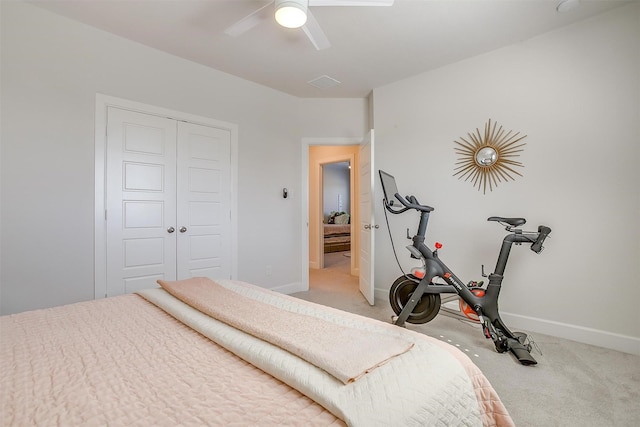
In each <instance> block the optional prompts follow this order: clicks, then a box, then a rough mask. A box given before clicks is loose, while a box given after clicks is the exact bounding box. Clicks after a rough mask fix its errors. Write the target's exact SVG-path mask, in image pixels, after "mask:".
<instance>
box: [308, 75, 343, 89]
mask: <svg viewBox="0 0 640 427" xmlns="http://www.w3.org/2000/svg"><path fill="white" fill-rule="evenodd" d="M307 83H309V84H310V85H311V86H315V87H317V88H318V89H328V88H330V87H332V86H336V85H339V84H340V82H339V81H338V80H336V79H334V78H332V77H329V76H326V75H325V76H320V77H318V78H317V79H313V80H310V81H308V82H307Z"/></svg>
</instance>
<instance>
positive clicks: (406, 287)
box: [389, 276, 440, 324]
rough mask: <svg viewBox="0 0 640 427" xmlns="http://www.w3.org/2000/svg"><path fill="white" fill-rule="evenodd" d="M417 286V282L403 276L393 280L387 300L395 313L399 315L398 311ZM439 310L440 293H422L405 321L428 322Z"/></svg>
mask: <svg viewBox="0 0 640 427" xmlns="http://www.w3.org/2000/svg"><path fill="white" fill-rule="evenodd" d="M416 280H418V279H416ZM417 287H418V283H416V282H415V281H413V280H411V279H409V278H407V277H405V276H400V277H398V278H397V279H396V281H395V282H393V285H391V289H389V302H390V303H391V308H392V309H393V311H394V312H395V313H396V314H397V315H400V312H401V311H402V309H403V308H404V306H405V305H406V304H407V302H409V300H410V299H411V296H412V295H413V292H414V291H415V290H416V288H417ZM439 311H440V294H423V295H422V297H421V298H420V300H419V301H418V304H417V305H416V306H415V308H414V309H413V311H412V312H411V314H410V315H409V317H408V318H407V322H409V323H415V324H420V323H427V322H430V321H431V320H433V318H434V317H436V315H437V314H438V312H439Z"/></svg>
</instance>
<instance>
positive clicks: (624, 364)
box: [294, 252, 640, 427]
mask: <svg viewBox="0 0 640 427" xmlns="http://www.w3.org/2000/svg"><path fill="white" fill-rule="evenodd" d="M349 263H350V260H349V258H348V257H346V256H345V253H340V252H338V253H335V254H326V255H325V266H327V268H325V269H322V270H310V272H309V283H310V289H309V291H307V292H299V293H296V294H294V296H296V297H299V298H302V299H305V300H308V301H313V302H316V303H319V304H323V305H327V306H331V307H335V308H339V309H341V310H345V311H349V312H352V313H357V314H360V315H363V316H367V317H371V318H375V319H378V320H381V321H384V322H390V321H391V316H392V314H393V311H392V310H391V308H390V306H389V302H388V301H378V300H376V305H375V306H370V305H369V304H368V303H367V302H366V301H365V299H364V298H363V297H362V295H360V292H359V290H358V278H357V277H354V276H351V275H350V274H349ZM407 325H408V326H407V327H408V328H410V329H413V330H416V331H419V332H422V333H425V334H428V335H431V336H434V337H438V338H440V339H441V340H443V341H446V342H449V343H451V344H452V345H454V346H456V347H458V348H459V349H460V350H461V351H463V352H465V353H466V354H467V355H468V356H469V357H470V358H471V359H472V360H473V361H474V362H475V363H476V365H478V366H479V367H480V369H482V371H483V372H484V374H485V375H486V377H487V378H488V379H489V381H490V382H491V384H492V385H493V387H494V388H495V389H496V390H497V391H498V394H499V395H500V397H501V399H502V401H503V402H504V404H505V406H506V407H507V409H508V410H509V412H510V413H511V416H512V418H513V420H514V421H515V423H516V425H517V426H521V427H528V426H530V427H543V426H544V427H556V426H557V427H567V426H583V427H588V426H593V427H607V426H625V427H626V426H634V427H635V426H640V356H636V355H631V354H626V353H621V352H617V351H613V350H608V349H604V348H600V347H595V346H590V345H586V344H581V343H577V342H573V341H569V340H565V339H561V338H555V337H551V336H547V335H540V334H534V339H535V341H536V343H537V344H538V346H539V347H540V350H541V351H542V354H540V353H534V357H535V358H536V359H537V360H538V362H539V363H538V365H537V366H535V367H525V366H522V365H520V364H519V363H518V362H517V361H516V360H515V359H513V358H512V357H511V355H510V354H499V353H497V352H495V351H494V350H493V344H492V343H491V342H490V341H488V340H486V339H484V336H483V335H482V333H481V331H480V329H479V327H478V326H477V325H475V324H470V323H468V322H463V321H460V320H457V319H454V318H451V317H447V316H444V315H442V314H439V315H438V316H437V317H436V318H435V319H434V320H433V321H431V322H429V323H427V324H424V325H411V324H407ZM525 332H526V331H525Z"/></svg>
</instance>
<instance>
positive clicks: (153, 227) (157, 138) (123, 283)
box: [105, 107, 177, 296]
mask: <svg viewBox="0 0 640 427" xmlns="http://www.w3.org/2000/svg"><path fill="white" fill-rule="evenodd" d="M107 116H108V122H107V150H106V155H107V160H106V162H107V163H106V174H107V179H106V187H107V188H106V201H105V202H106V203H105V205H106V212H105V216H106V227H107V263H106V264H107V295H108V296H113V295H119V294H124V293H130V292H135V291H137V290H139V289H145V288H150V287H157V284H156V280H158V279H166V280H175V278H176V263H175V253H176V233H175V232H173V233H170V232H168V229H169V228H170V227H174V228H175V224H176V136H177V133H176V132H177V126H176V122H175V121H174V120H170V119H166V118H161V117H157V116H152V115H148V114H142V113H137V112H133V111H128V110H122V109H118V108H112V107H110V108H108V110H107Z"/></svg>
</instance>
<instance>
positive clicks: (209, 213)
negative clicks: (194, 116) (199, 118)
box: [176, 122, 231, 279]
mask: <svg viewBox="0 0 640 427" xmlns="http://www.w3.org/2000/svg"><path fill="white" fill-rule="evenodd" d="M230 189H231V133H230V132H229V130H225V129H216V128H212V127H208V126H201V125H196V124H193V123H186V122H179V123H178V192H177V197H178V203H177V209H178V218H177V226H176V231H177V233H176V234H177V239H178V242H177V245H178V250H177V266H178V267H177V275H178V279H185V278H189V277H197V276H201V277H210V278H212V279H229V278H231V191H230Z"/></svg>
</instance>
